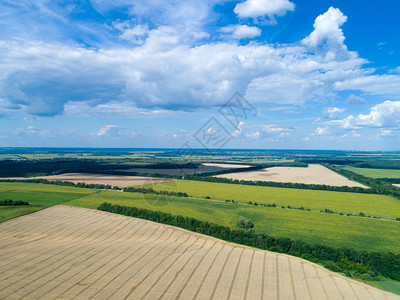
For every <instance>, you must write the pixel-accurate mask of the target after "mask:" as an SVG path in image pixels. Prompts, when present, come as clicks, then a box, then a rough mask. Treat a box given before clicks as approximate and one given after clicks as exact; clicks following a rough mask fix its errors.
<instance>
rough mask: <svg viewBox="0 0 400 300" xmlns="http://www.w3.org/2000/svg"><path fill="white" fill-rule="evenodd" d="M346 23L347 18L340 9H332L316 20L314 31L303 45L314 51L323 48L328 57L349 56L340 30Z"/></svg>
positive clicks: (304, 40)
mask: <svg viewBox="0 0 400 300" xmlns="http://www.w3.org/2000/svg"><path fill="white" fill-rule="evenodd" d="M346 21H347V17H346V16H345V15H343V13H342V12H341V11H340V10H339V9H338V8H333V7H330V8H329V9H328V11H327V12H325V13H324V14H322V15H319V16H318V17H317V18H316V19H315V22H314V31H313V32H311V34H310V35H309V36H307V37H306V38H305V39H303V41H302V43H303V44H304V45H306V46H307V47H309V48H311V49H314V50H317V49H318V48H321V49H323V50H324V51H325V52H327V55H328V56H334V57H335V56H337V55H338V54H342V55H343V54H347V47H346V45H345V44H344V40H345V37H344V34H343V31H342V29H341V28H340V27H341V26H342V25H343V24H344V23H345V22H346Z"/></svg>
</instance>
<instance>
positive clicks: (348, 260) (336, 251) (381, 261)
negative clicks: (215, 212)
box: [98, 203, 400, 280]
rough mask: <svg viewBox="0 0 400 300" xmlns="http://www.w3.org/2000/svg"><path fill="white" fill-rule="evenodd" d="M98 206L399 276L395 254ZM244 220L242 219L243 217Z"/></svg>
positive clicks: (340, 266)
mask: <svg viewBox="0 0 400 300" xmlns="http://www.w3.org/2000/svg"><path fill="white" fill-rule="evenodd" d="M98 209H99V210H102V211H107V212H112V213H117V214H121V215H125V216H131V217H136V218H141V219H146V220H150V221H154V222H158V223H163V224H168V225H172V226H177V227H181V228H184V229H188V230H191V231H194V232H198V233H202V234H206V235H209V236H212V237H216V238H219V239H223V240H226V241H229V242H233V243H238V244H243V245H247V246H251V247H256V248H259V249H264V250H270V251H275V252H280V253H287V254H290V255H295V256H298V257H302V258H304V259H307V260H310V261H313V262H317V263H321V264H323V265H325V266H326V267H328V268H330V269H332V270H334V271H339V272H343V273H345V274H347V275H351V274H353V272H357V273H360V274H367V273H368V276H375V275H381V276H385V277H388V278H391V279H394V280H400V255H399V254H394V253H390V252H380V253H378V252H367V251H358V250H354V249H349V248H333V247H328V246H323V245H310V244H307V243H305V242H303V241H299V240H294V239H291V238H284V237H272V236H269V235H267V234H260V233H256V232H254V231H253V230H233V229H231V228H229V227H225V226H221V225H216V224H213V223H209V222H207V221H200V220H197V219H194V218H190V217H184V216H180V215H172V214H169V213H164V212H160V211H152V210H147V209H141V208H137V207H127V206H120V205H113V204H110V203H102V204H101V205H100V206H99V207H98ZM244 223H245V221H244V220H243V224H244Z"/></svg>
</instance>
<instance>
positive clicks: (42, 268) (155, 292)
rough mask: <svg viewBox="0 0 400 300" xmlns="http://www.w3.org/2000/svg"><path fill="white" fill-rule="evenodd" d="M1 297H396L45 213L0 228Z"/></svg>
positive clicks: (99, 215)
mask: <svg viewBox="0 0 400 300" xmlns="http://www.w3.org/2000/svg"><path fill="white" fill-rule="evenodd" d="M0 257H1V259H0V272H1V278H0V280H1V281H0V298H1V299H21V298H24V299H301V300H306V299H318V300H323V299H346V300H347V299H349V300H350V299H356V300H357V299H358V300H368V299H374V300H378V299H385V300H390V299H393V300H395V299H400V298H399V297H398V296H395V295H393V294H390V293H388V292H384V291H381V290H378V289H376V288H373V287H370V286H367V285H365V284H362V283H359V282H357V281H354V280H351V279H348V278H345V277H343V276H341V275H339V274H336V273H333V272H330V271H328V270H326V269H324V268H322V267H320V266H318V265H315V264H313V263H310V262H307V261H305V260H302V259H299V258H296V257H291V256H288V255H283V254H277V253H271V252H267V251H262V250H257V249H252V248H249V247H245V246H241V245H236V244H230V243H227V242H224V241H221V240H217V239H214V238H211V237H208V236H204V235H200V234H196V233H193V232H190V231H186V230H183V229H180V228H176V227H171V226H167V225H161V224H157V223H154V222H150V221H145V220H141V219H136V218H131V217H125V216H121V215H115V214H111V213H106V212H101V211H96V210H90V209H86V208H77V207H67V206H53V207H51V208H47V209H44V210H41V211H39V212H36V213H33V214H29V215H25V216H22V217H19V218H16V219H12V220H9V221H6V222H4V223H1V224H0Z"/></svg>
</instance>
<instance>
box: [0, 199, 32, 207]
mask: <svg viewBox="0 0 400 300" xmlns="http://www.w3.org/2000/svg"><path fill="white" fill-rule="evenodd" d="M19 205H29V203H28V202H25V201H21V200H12V199H4V200H0V206H19Z"/></svg>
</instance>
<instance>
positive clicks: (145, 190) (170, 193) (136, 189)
mask: <svg viewBox="0 0 400 300" xmlns="http://www.w3.org/2000/svg"><path fill="white" fill-rule="evenodd" d="M123 191H124V192H129V193H142V194H153V195H164V196H174V197H189V195H188V194H187V193H182V192H174V191H156V190H153V189H152V188H143V187H133V186H132V187H125V188H124V189H123Z"/></svg>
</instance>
